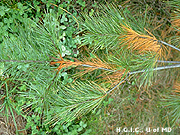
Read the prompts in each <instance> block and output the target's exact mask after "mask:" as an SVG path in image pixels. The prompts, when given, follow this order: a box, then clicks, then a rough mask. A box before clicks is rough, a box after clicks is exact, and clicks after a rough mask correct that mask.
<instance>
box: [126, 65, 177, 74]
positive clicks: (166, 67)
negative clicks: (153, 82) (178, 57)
mask: <svg viewBox="0 0 180 135" xmlns="http://www.w3.org/2000/svg"><path fill="white" fill-rule="evenodd" d="M177 67H180V64H174V65H168V66H163V67H157V68H154V69H153V71H154V70H162V69H169V68H177ZM146 71H147V70H139V71H133V72H130V73H129V74H130V75H132V74H136V73H143V72H146Z"/></svg>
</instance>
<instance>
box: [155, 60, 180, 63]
mask: <svg viewBox="0 0 180 135" xmlns="http://www.w3.org/2000/svg"><path fill="white" fill-rule="evenodd" d="M156 62H161V63H180V61H164V60H157V61H156Z"/></svg>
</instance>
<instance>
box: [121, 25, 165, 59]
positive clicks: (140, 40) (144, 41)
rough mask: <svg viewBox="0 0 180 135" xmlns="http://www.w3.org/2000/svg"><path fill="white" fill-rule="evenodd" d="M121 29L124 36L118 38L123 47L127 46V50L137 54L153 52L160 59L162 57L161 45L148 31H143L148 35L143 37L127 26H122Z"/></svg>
mask: <svg viewBox="0 0 180 135" xmlns="http://www.w3.org/2000/svg"><path fill="white" fill-rule="evenodd" d="M122 28H123V29H124V31H125V32H126V34H125V35H122V36H120V39H122V42H123V43H124V45H127V47H128V49H132V50H133V51H135V50H137V51H138V52H139V53H146V52H155V53H156V54H157V55H158V56H160V57H162V56H163V55H164V52H163V49H162V45H161V44H159V42H158V40H157V39H156V37H155V36H154V35H153V34H152V33H150V32H149V31H148V30H146V29H145V30H146V32H147V33H148V34H149V35H143V34H139V33H137V32H136V31H134V30H133V29H131V28H130V27H129V26H124V25H122Z"/></svg>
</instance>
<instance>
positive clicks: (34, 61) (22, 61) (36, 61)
mask: <svg viewBox="0 0 180 135" xmlns="http://www.w3.org/2000/svg"><path fill="white" fill-rule="evenodd" d="M0 62H18V63H48V61H40V60H0Z"/></svg>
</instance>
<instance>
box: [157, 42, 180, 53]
mask: <svg viewBox="0 0 180 135" xmlns="http://www.w3.org/2000/svg"><path fill="white" fill-rule="evenodd" d="M158 42H159V43H162V44H164V45H167V46H169V47H171V48H174V49H176V50H178V51H180V49H179V48H177V47H175V46H173V45H171V44H168V43H166V42H164V41H161V40H158Z"/></svg>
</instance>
